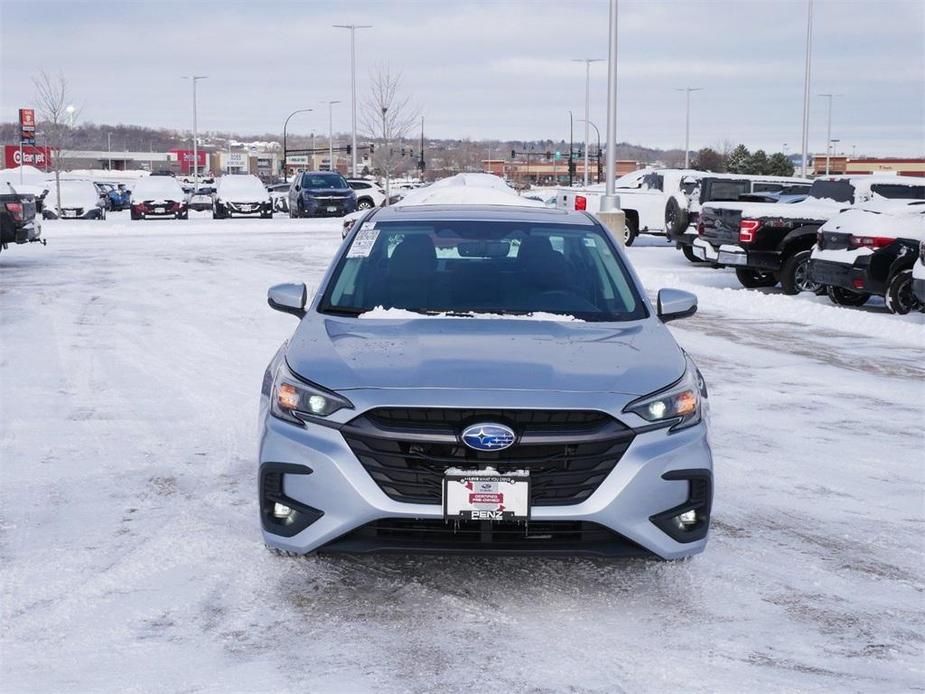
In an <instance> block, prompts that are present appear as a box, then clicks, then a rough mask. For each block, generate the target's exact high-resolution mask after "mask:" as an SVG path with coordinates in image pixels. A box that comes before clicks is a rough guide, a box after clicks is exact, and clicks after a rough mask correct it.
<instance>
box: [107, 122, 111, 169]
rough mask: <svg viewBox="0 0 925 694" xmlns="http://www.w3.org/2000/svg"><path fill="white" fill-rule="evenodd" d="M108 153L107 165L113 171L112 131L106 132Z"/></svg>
mask: <svg viewBox="0 0 925 694" xmlns="http://www.w3.org/2000/svg"><path fill="white" fill-rule="evenodd" d="M106 153H107V155H108V162H107V164H106V166H107V167H108V169H109V170H110V171H112V133H111V132H108V133H106Z"/></svg>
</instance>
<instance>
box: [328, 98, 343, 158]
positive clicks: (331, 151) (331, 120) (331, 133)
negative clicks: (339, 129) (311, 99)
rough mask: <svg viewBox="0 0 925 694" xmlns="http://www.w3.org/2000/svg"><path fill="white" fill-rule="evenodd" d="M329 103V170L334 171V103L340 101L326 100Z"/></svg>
mask: <svg viewBox="0 0 925 694" xmlns="http://www.w3.org/2000/svg"><path fill="white" fill-rule="evenodd" d="M325 103H326V104H327V105H328V170H329V171H334V170H335V168H334V104H339V103H340V101H326V102H325Z"/></svg>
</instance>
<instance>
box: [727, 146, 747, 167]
mask: <svg viewBox="0 0 925 694" xmlns="http://www.w3.org/2000/svg"><path fill="white" fill-rule="evenodd" d="M751 156H752V155H751V153H750V152H749V151H748V148H747V147H746V146H745V145H738V146H737V147H736V148H735V149H734V150H732V151H731V152H730V153H729V157H728V159H726V171H728V172H729V173H737V174H741V173H748V165H749V162H750V160H751Z"/></svg>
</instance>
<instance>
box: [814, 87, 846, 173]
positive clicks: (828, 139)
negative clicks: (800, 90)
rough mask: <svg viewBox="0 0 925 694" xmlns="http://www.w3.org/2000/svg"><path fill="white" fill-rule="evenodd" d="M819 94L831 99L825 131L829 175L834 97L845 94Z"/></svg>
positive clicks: (826, 164) (826, 167)
mask: <svg viewBox="0 0 925 694" xmlns="http://www.w3.org/2000/svg"><path fill="white" fill-rule="evenodd" d="M817 96H821V97H823V98H826V99H828V100H829V118H828V126H827V129H826V133H825V175H826V176H828V175H829V164H830V161H831V157H832V153H831V150H830V145H831V144H832V99H834V98H835V97H836V96H843V95H842V94H817ZM835 142H838V140H835Z"/></svg>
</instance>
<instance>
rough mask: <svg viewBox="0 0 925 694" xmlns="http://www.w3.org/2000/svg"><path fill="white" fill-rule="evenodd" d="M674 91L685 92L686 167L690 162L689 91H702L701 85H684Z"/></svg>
mask: <svg viewBox="0 0 925 694" xmlns="http://www.w3.org/2000/svg"><path fill="white" fill-rule="evenodd" d="M675 91H676V92H684V93H685V94H684V98H685V102H686V104H685V115H684V168H685V169H687V168H689V167H690V164H691V92H702V91H703V87H684V88H683V89H675Z"/></svg>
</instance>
